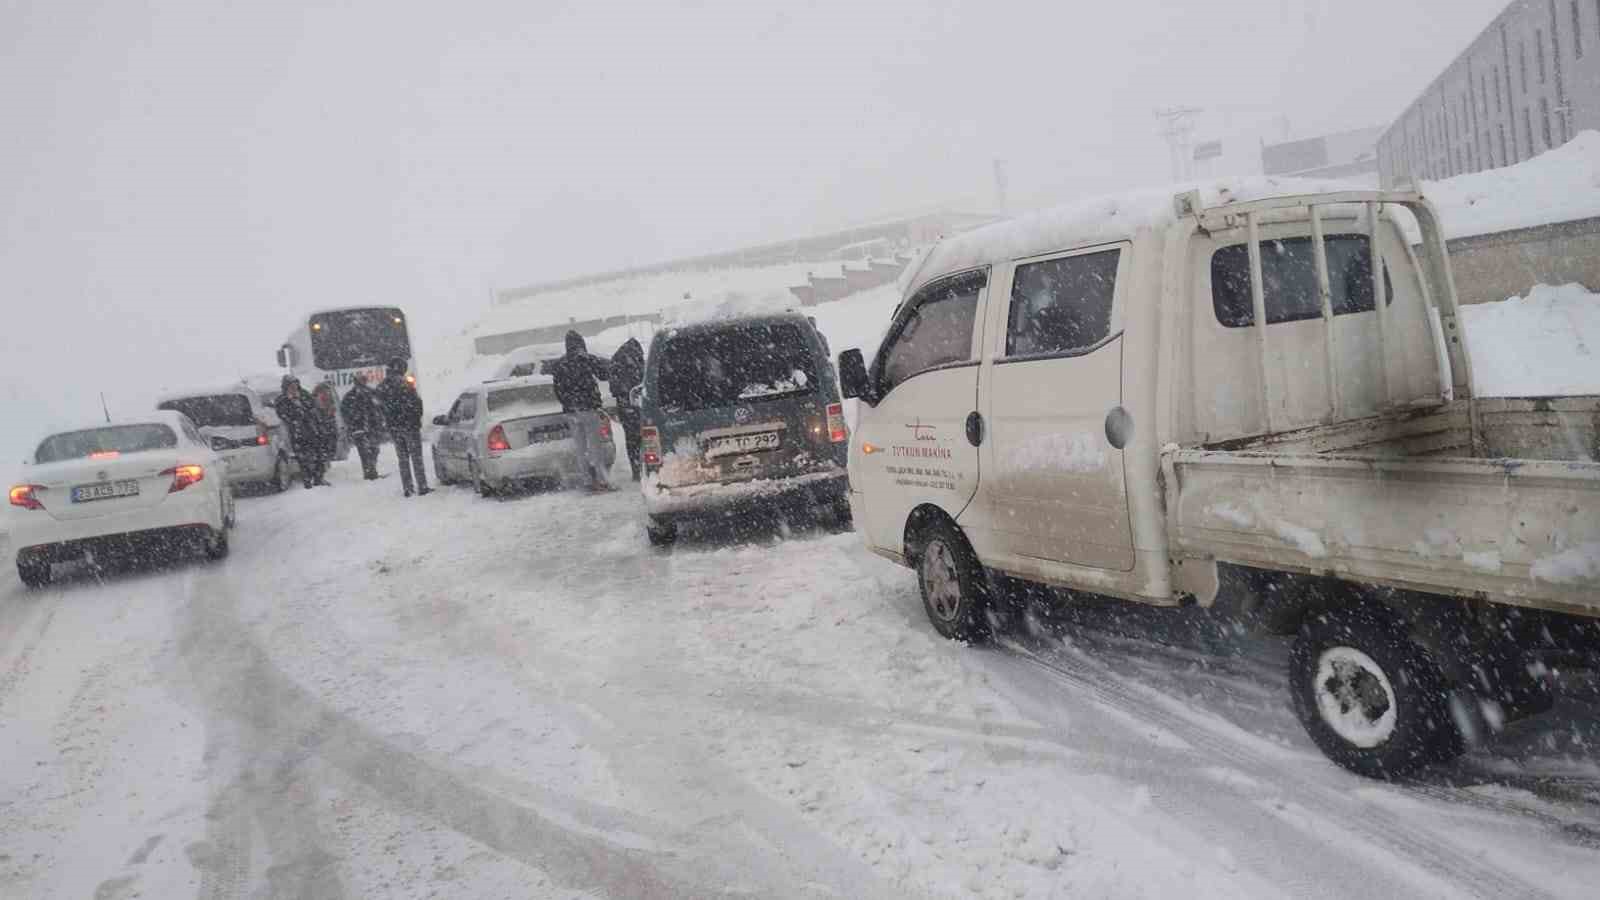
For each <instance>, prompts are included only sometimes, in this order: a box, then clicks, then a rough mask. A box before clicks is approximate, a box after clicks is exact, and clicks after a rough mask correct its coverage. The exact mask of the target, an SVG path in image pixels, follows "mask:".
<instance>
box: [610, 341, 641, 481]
mask: <svg viewBox="0 0 1600 900" xmlns="http://www.w3.org/2000/svg"><path fill="white" fill-rule="evenodd" d="M643 381H644V348H643V347H641V346H640V345H639V342H638V341H637V340H635V339H634V338H628V340H627V341H626V342H625V343H624V344H623V345H622V346H621V347H619V348H618V349H617V352H616V353H615V354H613V355H612V357H611V378H610V380H609V381H607V382H606V384H607V386H608V387H609V388H610V390H611V396H612V397H614V398H616V401H617V418H619V419H621V420H622V435H623V437H624V438H625V439H626V441H627V445H628V465H629V466H632V467H633V480H634V481H638V480H639V408H638V407H637V406H634V405H633V389H634V388H636V387H638V386H639V385H640V384H641V383H643Z"/></svg>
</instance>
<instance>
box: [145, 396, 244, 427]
mask: <svg viewBox="0 0 1600 900" xmlns="http://www.w3.org/2000/svg"><path fill="white" fill-rule="evenodd" d="M158 408H159V409H167V410H172V411H173V412H181V413H183V414H184V415H186V416H188V417H189V421H191V422H193V423H194V424H195V425H196V426H198V427H200V428H206V427H216V426H232V425H254V424H255V422H256V419H255V416H254V415H252V414H251V412H250V401H249V399H248V398H246V397H245V396H244V395H242V394H207V395H205V396H202V397H184V398H183V399H181V400H168V401H167V402H165V403H163V404H161V405H160V406H159V407H158Z"/></svg>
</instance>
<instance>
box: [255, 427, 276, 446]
mask: <svg viewBox="0 0 1600 900" xmlns="http://www.w3.org/2000/svg"><path fill="white" fill-rule="evenodd" d="M270 443H272V435H271V433H270V432H268V431H267V426H265V425H257V426H256V446H257V447H265V446H266V445H268V444H270Z"/></svg>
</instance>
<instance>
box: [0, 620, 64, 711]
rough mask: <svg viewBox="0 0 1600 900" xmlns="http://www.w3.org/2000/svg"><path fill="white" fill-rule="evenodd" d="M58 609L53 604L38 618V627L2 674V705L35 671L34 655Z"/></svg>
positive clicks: (0, 700)
mask: <svg viewBox="0 0 1600 900" xmlns="http://www.w3.org/2000/svg"><path fill="white" fill-rule="evenodd" d="M57 608H58V607H57V606H56V605H55V604H54V603H52V604H50V606H49V608H47V609H45V611H44V614H43V615H40V616H37V617H36V619H37V623H38V625H37V627H36V628H34V629H33V632H32V633H31V634H30V635H29V636H28V637H27V639H26V640H24V641H23V643H22V647H21V649H19V650H18V651H17V653H16V655H15V656H14V657H12V660H11V665H9V666H7V667H6V670H5V672H4V673H0V705H4V704H5V702H6V700H7V699H8V698H9V697H10V696H11V692H12V691H14V690H16V689H17V685H19V684H21V683H22V682H23V681H24V680H26V679H27V677H28V675H29V674H30V673H31V672H32V671H33V654H34V653H35V652H37V651H38V649H39V644H40V642H42V641H43V640H44V636H45V632H47V631H49V630H50V623H51V622H52V621H54V620H55V617H56V609H57Z"/></svg>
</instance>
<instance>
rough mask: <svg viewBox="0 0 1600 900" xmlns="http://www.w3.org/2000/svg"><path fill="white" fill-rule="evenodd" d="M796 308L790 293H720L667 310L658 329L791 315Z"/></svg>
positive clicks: (774, 291)
mask: <svg viewBox="0 0 1600 900" xmlns="http://www.w3.org/2000/svg"><path fill="white" fill-rule="evenodd" d="M798 305H799V301H798V300H796V299H795V296H794V294H791V293H790V292H788V291H786V290H785V291H778V290H767V291H759V292H745V291H722V292H720V293H717V294H714V295H712V296H711V297H707V298H706V299H704V300H693V301H690V302H688V303H683V304H680V305H678V306H674V307H671V308H669V309H668V310H666V312H665V313H664V315H663V318H662V322H661V327H662V328H684V327H687V326H690V325H700V324H704V323H707V322H716V321H720V320H722V319H737V318H743V317H746V316H771V315H782V314H783V313H788V312H793V311H794V310H795V308H796V307H797V306H798Z"/></svg>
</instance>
